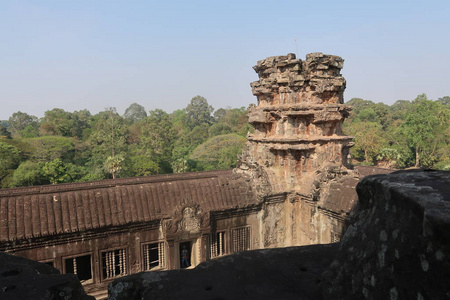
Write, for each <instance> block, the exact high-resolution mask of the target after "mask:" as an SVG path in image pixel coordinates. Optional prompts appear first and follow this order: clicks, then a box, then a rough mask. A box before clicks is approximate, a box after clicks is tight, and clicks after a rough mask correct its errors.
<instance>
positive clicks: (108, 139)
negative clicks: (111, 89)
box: [89, 108, 128, 178]
mask: <svg viewBox="0 0 450 300" xmlns="http://www.w3.org/2000/svg"><path fill="white" fill-rule="evenodd" d="M96 119H97V120H96V121H95V125H94V128H93V131H92V133H91V135H90V136H89V143H90V144H91V146H92V147H93V157H92V159H91V164H93V166H92V167H99V166H103V168H105V170H106V171H107V172H108V173H110V174H111V175H112V176H113V177H114V178H115V177H116V175H117V173H118V171H120V169H121V168H118V167H117V166H115V167H113V168H108V167H107V166H106V165H105V161H110V162H112V163H113V164H112V165H117V163H121V162H122V161H123V160H121V159H116V156H119V157H125V156H126V155H125V154H126V147H127V144H126V141H127V133H128V130H127V126H126V122H125V120H124V119H123V118H122V117H121V116H120V115H119V114H118V113H117V111H116V109H115V108H108V109H106V110H105V111H103V112H100V113H99V114H98V116H96ZM111 170H118V171H114V172H113V173H111V172H110V171H111Z"/></svg>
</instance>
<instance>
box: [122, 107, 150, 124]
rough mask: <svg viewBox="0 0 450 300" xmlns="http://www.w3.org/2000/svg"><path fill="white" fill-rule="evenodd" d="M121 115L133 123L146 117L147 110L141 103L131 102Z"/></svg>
mask: <svg viewBox="0 0 450 300" xmlns="http://www.w3.org/2000/svg"><path fill="white" fill-rule="evenodd" d="M123 117H124V119H125V120H127V121H129V122H130V123H134V122H137V121H140V120H143V119H145V118H146V117H147V112H146V111H145V108H144V107H143V106H142V105H140V104H137V103H133V104H131V105H130V106H129V107H128V108H127V109H126V110H125V113H124V114H123Z"/></svg>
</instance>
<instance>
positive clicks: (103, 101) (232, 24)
mask: <svg viewBox="0 0 450 300" xmlns="http://www.w3.org/2000/svg"><path fill="white" fill-rule="evenodd" d="M449 16H450V1H449V0H441V1H435V0H427V1H415V0H407V1H406V0H405V1H396V0H389V1H385V0H377V1H365V0H355V1H345V0H341V1H336V0H324V1H320V0H314V1H312V0H309V1H302V0H296V1H283V0H278V1H264V0H258V1H246V0H239V1H234V0H227V1H214V0H208V1H203V0H202V1H199V0H197V1H196V0H189V1H186V0H185V1H161V0H159V1H150V0H148V1H132V0H128V1H125V0H123V1H121V0H72V1H69V0H48V1H45V0H0V120H4V119H8V118H9V117H10V116H11V114H12V113H14V112H17V111H22V112H26V113H29V114H32V115H35V116H37V117H42V116H43V115H44V112H45V111H46V110H50V109H53V108H62V109H64V110H66V111H70V112H72V111H75V110H82V109H88V110H89V111H90V112H91V113H93V114H95V113H98V112H99V111H102V110H104V109H105V108H106V107H116V108H117V110H118V111H119V113H121V114H122V113H123V112H124V110H125V109H126V108H127V107H128V106H129V105H130V104H131V103H133V102H137V103H139V104H141V105H143V106H144V107H145V108H146V110H147V111H148V110H152V109H155V108H162V109H164V110H166V111H167V112H169V113H170V112H172V111H173V110H175V109H178V108H184V107H186V105H187V104H188V103H189V101H190V99H191V98H192V97H194V96H196V95H201V96H204V97H205V98H207V99H208V102H209V103H210V104H211V105H212V106H213V107H214V108H215V109H218V108H220V107H227V106H231V107H241V106H245V107H247V106H248V105H249V104H250V103H256V97H254V96H253V95H252V94H251V89H250V86H249V84H250V82H251V81H255V80H257V75H256V73H255V72H254V71H253V69H252V66H254V65H255V64H256V62H257V61H258V60H261V59H264V58H266V57H268V56H274V55H285V54H287V53H296V54H297V56H298V57H299V58H301V59H304V58H305V55H306V54H307V53H310V52H323V53H326V54H334V55H339V56H342V57H343V58H344V59H345V63H344V69H343V70H342V74H343V75H344V77H345V78H346V79H347V90H346V92H345V99H346V100H347V101H348V100H350V99H351V98H353V97H360V98H364V99H369V100H373V101H375V102H385V103H387V104H392V103H393V102H395V101H396V100H398V99H408V100H409V99H414V98H415V97H416V96H417V95H418V94H420V93H426V94H427V95H428V97H429V98H431V99H437V98H440V97H443V96H450V17H449ZM295 40H296V41H297V43H295ZM296 44H297V45H296Z"/></svg>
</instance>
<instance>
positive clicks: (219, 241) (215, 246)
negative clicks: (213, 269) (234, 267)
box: [209, 231, 225, 258]
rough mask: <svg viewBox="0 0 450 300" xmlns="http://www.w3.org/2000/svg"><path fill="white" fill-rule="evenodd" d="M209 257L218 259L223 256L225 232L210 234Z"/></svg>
mask: <svg viewBox="0 0 450 300" xmlns="http://www.w3.org/2000/svg"><path fill="white" fill-rule="evenodd" d="M209 250H210V257H211V258H214V257H218V256H222V255H224V254H225V232H224V231H222V232H216V233H212V234H211V236H210V243H209Z"/></svg>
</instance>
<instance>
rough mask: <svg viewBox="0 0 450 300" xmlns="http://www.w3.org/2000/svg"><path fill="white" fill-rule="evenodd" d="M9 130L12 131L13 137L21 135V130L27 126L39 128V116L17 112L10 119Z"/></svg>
mask: <svg viewBox="0 0 450 300" xmlns="http://www.w3.org/2000/svg"><path fill="white" fill-rule="evenodd" d="M8 125H9V127H8V130H9V132H11V135H12V137H14V138H17V137H21V134H20V132H21V131H22V130H24V129H25V128H26V127H27V126H32V127H34V128H38V127H39V124H38V118H37V117H35V116H32V115H29V114H27V113H23V112H21V111H18V112H15V113H13V114H12V115H11V117H10V118H9V120H8Z"/></svg>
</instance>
